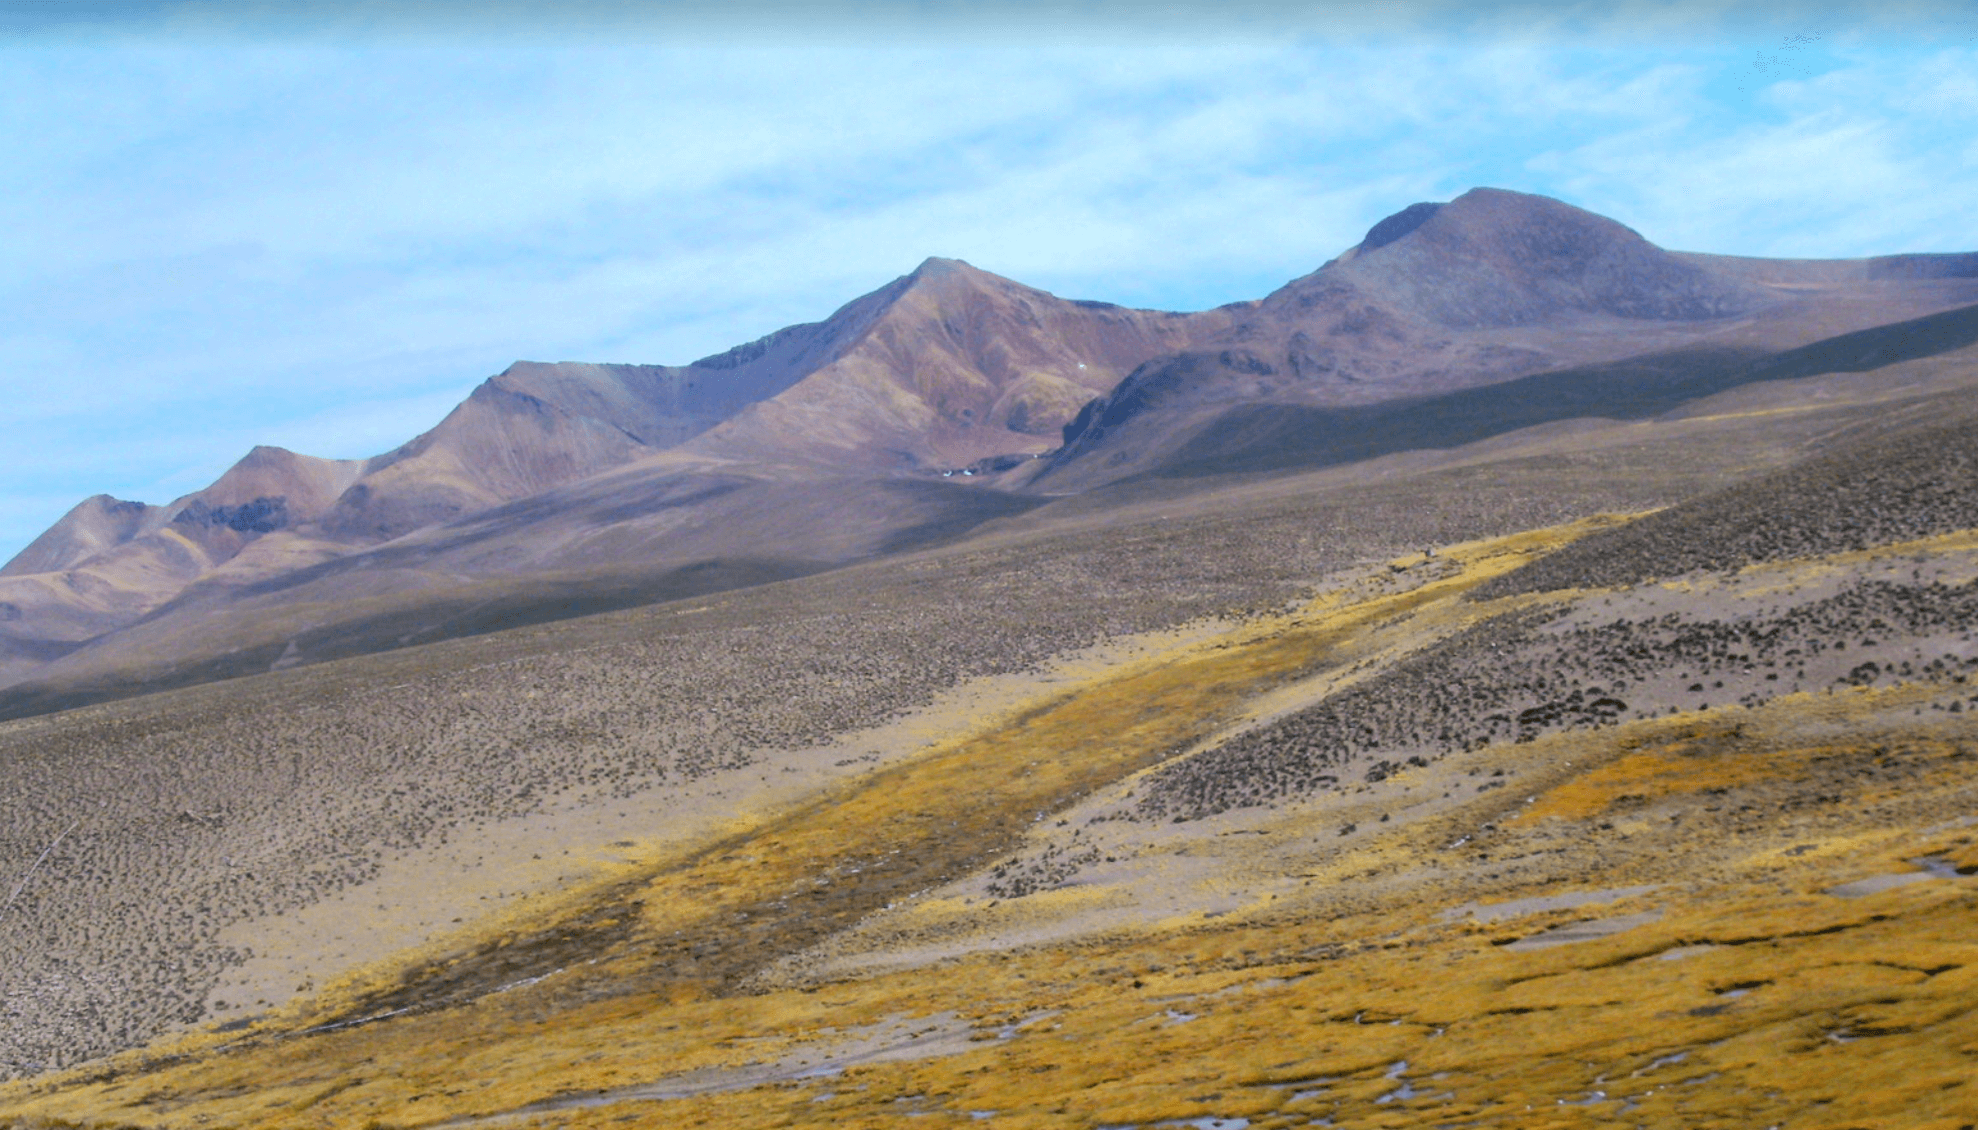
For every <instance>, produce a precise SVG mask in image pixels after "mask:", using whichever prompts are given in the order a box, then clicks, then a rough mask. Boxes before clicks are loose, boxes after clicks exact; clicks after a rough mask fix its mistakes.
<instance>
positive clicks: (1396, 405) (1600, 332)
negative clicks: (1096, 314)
mask: <svg viewBox="0 0 1978 1130" xmlns="http://www.w3.org/2000/svg"><path fill="white" fill-rule="evenodd" d="M1972 272H1973V265H1972V264H1971V262H1970V260H1969V259H1968V257H1963V256H1940V257H1912V258H1910V259H1904V258H1901V257H1896V258H1886V259H1877V260H1859V261H1852V262H1822V261H1806V262H1795V261H1778V260H1740V259H1729V258H1723V257H1713V256H1707V255H1691V254H1682V253H1676V252H1669V251H1664V250H1662V249H1660V248H1658V247H1656V246H1654V245H1653V244H1651V243H1649V242H1648V241H1647V240H1646V239H1644V238H1643V237H1642V236H1641V235H1639V234H1638V233H1636V232H1634V231H1633V230H1632V229H1629V228H1627V227H1624V226H1622V225H1621V224H1618V223H1615V222H1614V221H1612V220H1608V219H1606V218H1604V217H1600V216H1596V215H1594V214H1592V213H1589V212H1585V211H1582V210H1580V209H1578V208H1574V207H1571V206H1570V205H1566V204H1563V203H1561V202H1559V201H1556V200H1551V199H1548V198H1546V197H1541V196H1531V195H1527V194H1523V193H1514V192H1505V191H1502V190H1499V189H1474V190H1472V191H1470V192H1467V193H1465V194H1463V195H1462V196H1460V197H1458V198H1457V199H1455V200H1453V201H1451V202H1449V203H1447V204H1429V203H1425V204H1415V205H1411V206H1409V207H1408V208H1406V209H1403V210H1402V211H1401V212H1398V213H1396V214H1394V215H1393V216H1390V217H1388V218H1387V219H1384V220H1382V221H1381V222H1380V223H1378V224H1376V225H1374V227H1373V228H1372V229H1371V230H1369V232H1368V233H1367V236H1366V238H1364V239H1363V240H1362V241H1361V242H1360V243H1359V244H1357V245H1356V246H1354V247H1353V248H1350V249H1348V250H1347V251H1346V252H1345V253H1344V254H1342V255H1341V256H1340V257H1339V258H1338V259H1335V260H1333V261H1332V262H1330V263H1327V264H1326V265H1325V266H1324V267H1321V268H1320V269H1319V270H1318V271H1315V272H1313V273H1312V274H1310V275H1307V276H1305V277H1303V278H1300V279H1296V280H1294V281H1292V282H1291V283H1289V284H1287V285H1286V286H1284V287H1283V288H1281V289H1279V290H1278V291H1276V292H1274V293H1272V294H1271V295H1269V296H1268V297H1266V298H1265V299H1263V301H1262V302H1260V303H1258V304H1256V306H1255V307H1254V309H1253V310H1251V311H1249V312H1248V316H1246V317H1245V318H1243V319H1242V320H1241V321H1240V322H1239V323H1238V324H1237V325H1235V326H1234V327H1232V328H1231V329H1230V330H1228V331H1225V332H1223V333H1222V334H1220V335H1217V336H1215V337H1212V338H1210V339H1208V341H1207V343H1206V344H1207V348H1202V349H1197V350H1194V351H1187V352H1182V353H1178V354H1175V355H1173V356H1169V357H1163V358H1158V359H1155V360H1153V361H1150V362H1148V363H1147V364H1146V365H1143V366H1141V367H1140V368H1139V369H1136V370H1135V371H1134V372H1132V373H1130V374H1129V375H1128V376H1127V378H1126V379H1125V380H1124V381H1122V382H1121V383H1120V384H1119V386H1118V387H1116V388H1115V389H1113V390H1112V391H1111V392H1110V393H1108V394H1107V395H1106V396H1104V397H1101V398H1099V399H1097V400H1095V401H1093V402H1092V403H1091V404H1089V405H1087V406H1086V407H1085V408H1084V409H1082V410H1081V412H1080V414H1079V415H1078V417H1076V418H1075V419H1074V420H1073V421H1072V423H1071V424H1070V425H1069V426H1068V427H1067V428H1066V429H1065V434H1064V443H1063V445H1062V447H1061V449H1060V450H1059V451H1057V452H1055V453H1054V454H1053V455H1052V457H1051V459H1050V460H1049V461H1048V462H1047V463H1042V464H1040V465H1039V466H1037V467H1036V468H1034V469H1031V470H1030V471H1029V474H1028V476H1027V478H1026V483H1027V485H1029V486H1030V487H1031V488H1032V489H1038V490H1048V491H1053V492H1075V491H1080V490H1088V489H1091V488H1093V487H1096V486H1100V485H1103V484H1105V483H1108V482H1114V481H1118V480H1120V479H1125V478H1129V477H1135V476H1145V475H1169V474H1177V473H1186V474H1200V473H1205V472H1219V473H1227V472H1241V471H1246V470H1248V471H1256V470H1270V469H1275V468H1280V467H1284V466H1288V465H1314V464H1324V463H1327V462H1340V461H1345V460H1347V459H1351V458H1368V457H1371V456H1374V455H1378V454H1383V453H1385V452H1390V451H1399V450H1410V449H1415V448H1424V447H1431V448H1432V447H1451V446H1455V445H1457V444H1461V443H1466V442H1469V441H1471V440H1473V439H1477V438H1480V437H1481V436H1483V435H1487V434H1491V433H1492V432H1494V431H1502V430H1506V429H1508V428H1511V427H1518V426H1525V425H1529V424H1536V423H1542V422H1544V421H1546V420H1552V419H1567V418H1574V417H1580V416H1589V415H1591V416H1600V415H1609V414H1616V413H1618V414H1619V415H1621V416H1633V415H1639V414H1641V413H1642V412H1650V413H1652V412H1657V411H1663V410H1666V409H1668V408H1670V407H1673V406H1674V405H1675V404H1677V403H1680V402H1681V401H1682V400H1684V399H1688V398H1693V397H1696V396H1701V395H1708V394H1709V393H1710V392H1713V391H1716V390H1717V389H1720V388H1724V387H1729V386H1730V385H1732V384H1735V383H1739V382H1741V381H1745V380H1763V379H1770V378H1767V377H1766V376H1764V375H1763V373H1764V365H1763V362H1764V359H1766V358H1768V357H1771V356H1772V355H1774V354H1776V353H1778V352H1780V351H1781V350H1785V349H1791V348H1795V347H1803V346H1808V345H1810V344H1811V343H1813V342H1815V341H1818V340H1821V339H1824V338H1827V337H1829V336H1836V335H1839V334H1842V333H1845V332H1848V331H1855V330H1861V329H1865V328H1870V327H1875V326H1881V325H1885V324H1890V323H1899V322H1902V321H1903V320H1905V319H1915V318H1919V317H1928V316H1930V315H1934V314H1937V313H1940V312H1942V311H1944V310H1945V309H1946V308H1947V307H1953V306H1956V305H1960V304H1965V303H1971V302H1974V301H1978V286H1974V285H1973V284H1972V282H1970V281H1968V280H1970V279H1971V278H1972ZM1897 279H1904V280H1914V282H1913V284H1912V285H1908V286H1903V285H1892V284H1891V280H1897ZM1893 332H1898V333H1900V332H1902V331H1893ZM1952 336H1955V334H1953V335H1952Z"/></svg>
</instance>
